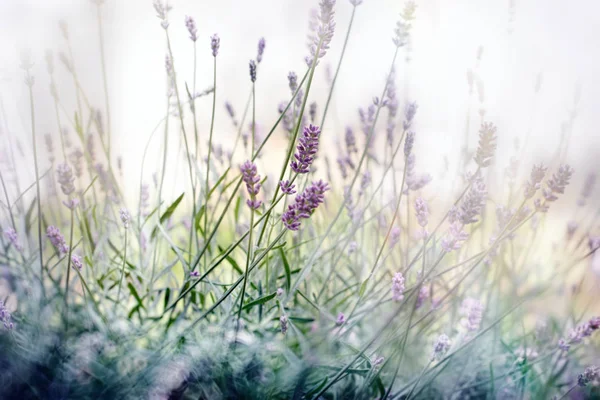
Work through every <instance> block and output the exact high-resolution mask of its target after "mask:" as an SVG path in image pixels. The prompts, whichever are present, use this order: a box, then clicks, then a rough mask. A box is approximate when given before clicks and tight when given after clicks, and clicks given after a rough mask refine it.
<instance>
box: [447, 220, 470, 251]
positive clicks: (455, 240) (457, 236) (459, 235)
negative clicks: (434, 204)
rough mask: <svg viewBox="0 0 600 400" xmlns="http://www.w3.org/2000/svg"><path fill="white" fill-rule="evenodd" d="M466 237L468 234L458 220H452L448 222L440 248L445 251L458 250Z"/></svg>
mask: <svg viewBox="0 0 600 400" xmlns="http://www.w3.org/2000/svg"><path fill="white" fill-rule="evenodd" d="M468 238H469V234H468V233H466V232H465V231H463V225H462V224H461V223H460V222H453V223H452V224H450V227H449V228H448V233H447V234H446V236H444V237H443V238H442V242H441V246H442V250H443V251H445V252H446V253H450V252H451V251H453V250H458V249H460V248H461V246H462V244H463V242H465V241H466V240H467V239H468Z"/></svg>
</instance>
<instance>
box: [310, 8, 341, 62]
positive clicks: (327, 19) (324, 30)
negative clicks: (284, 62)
mask: <svg viewBox="0 0 600 400" xmlns="http://www.w3.org/2000/svg"><path fill="white" fill-rule="evenodd" d="M334 6H335V0H321V2H320V3H319V14H318V15H317V16H316V18H315V20H314V22H311V32H310V34H309V36H308V40H309V51H310V56H309V57H306V63H307V64H308V65H309V66H310V65H312V63H313V60H314V59H315V57H316V58H317V59H319V58H322V57H323V56H324V55H325V54H326V53H327V50H329V44H330V43H331V39H333V33H334V31H335V21H334V20H333V16H334V13H335V12H334V10H333V8H334Z"/></svg>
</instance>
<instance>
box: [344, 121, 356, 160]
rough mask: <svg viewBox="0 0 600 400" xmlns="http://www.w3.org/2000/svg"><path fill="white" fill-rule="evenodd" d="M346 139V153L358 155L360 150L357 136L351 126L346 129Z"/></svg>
mask: <svg viewBox="0 0 600 400" xmlns="http://www.w3.org/2000/svg"><path fill="white" fill-rule="evenodd" d="M344 138H345V141H346V151H347V152H348V155H350V154H352V153H358V148H357V147H356V136H355V135H354V132H353V131H352V128H350V127H349V126H348V127H346V135H345V136H344Z"/></svg>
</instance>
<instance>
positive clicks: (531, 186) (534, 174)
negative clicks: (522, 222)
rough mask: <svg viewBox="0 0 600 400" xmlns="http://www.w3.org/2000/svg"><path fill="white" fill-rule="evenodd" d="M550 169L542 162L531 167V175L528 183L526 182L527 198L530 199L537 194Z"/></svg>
mask: <svg viewBox="0 0 600 400" xmlns="http://www.w3.org/2000/svg"><path fill="white" fill-rule="evenodd" d="M547 170H548V169H547V168H545V167H544V166H543V165H542V164H535V165H534V166H533V168H532V169H531V176H530V178H529V180H528V181H527V183H526V184H525V198H526V199H530V198H532V197H533V196H535V193H536V192H537V191H538V190H539V188H540V187H541V186H542V180H543V179H544V176H546V171H547Z"/></svg>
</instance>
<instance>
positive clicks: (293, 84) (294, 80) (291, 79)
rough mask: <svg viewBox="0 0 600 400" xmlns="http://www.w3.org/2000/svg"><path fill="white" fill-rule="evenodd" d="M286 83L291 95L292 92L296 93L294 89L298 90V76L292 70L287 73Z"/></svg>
mask: <svg viewBox="0 0 600 400" xmlns="http://www.w3.org/2000/svg"><path fill="white" fill-rule="evenodd" d="M288 85H289V87H290V91H291V92H292V96H293V95H294V93H296V90H298V76H297V75H296V73H295V72H293V71H290V73H289V74H288Z"/></svg>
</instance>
